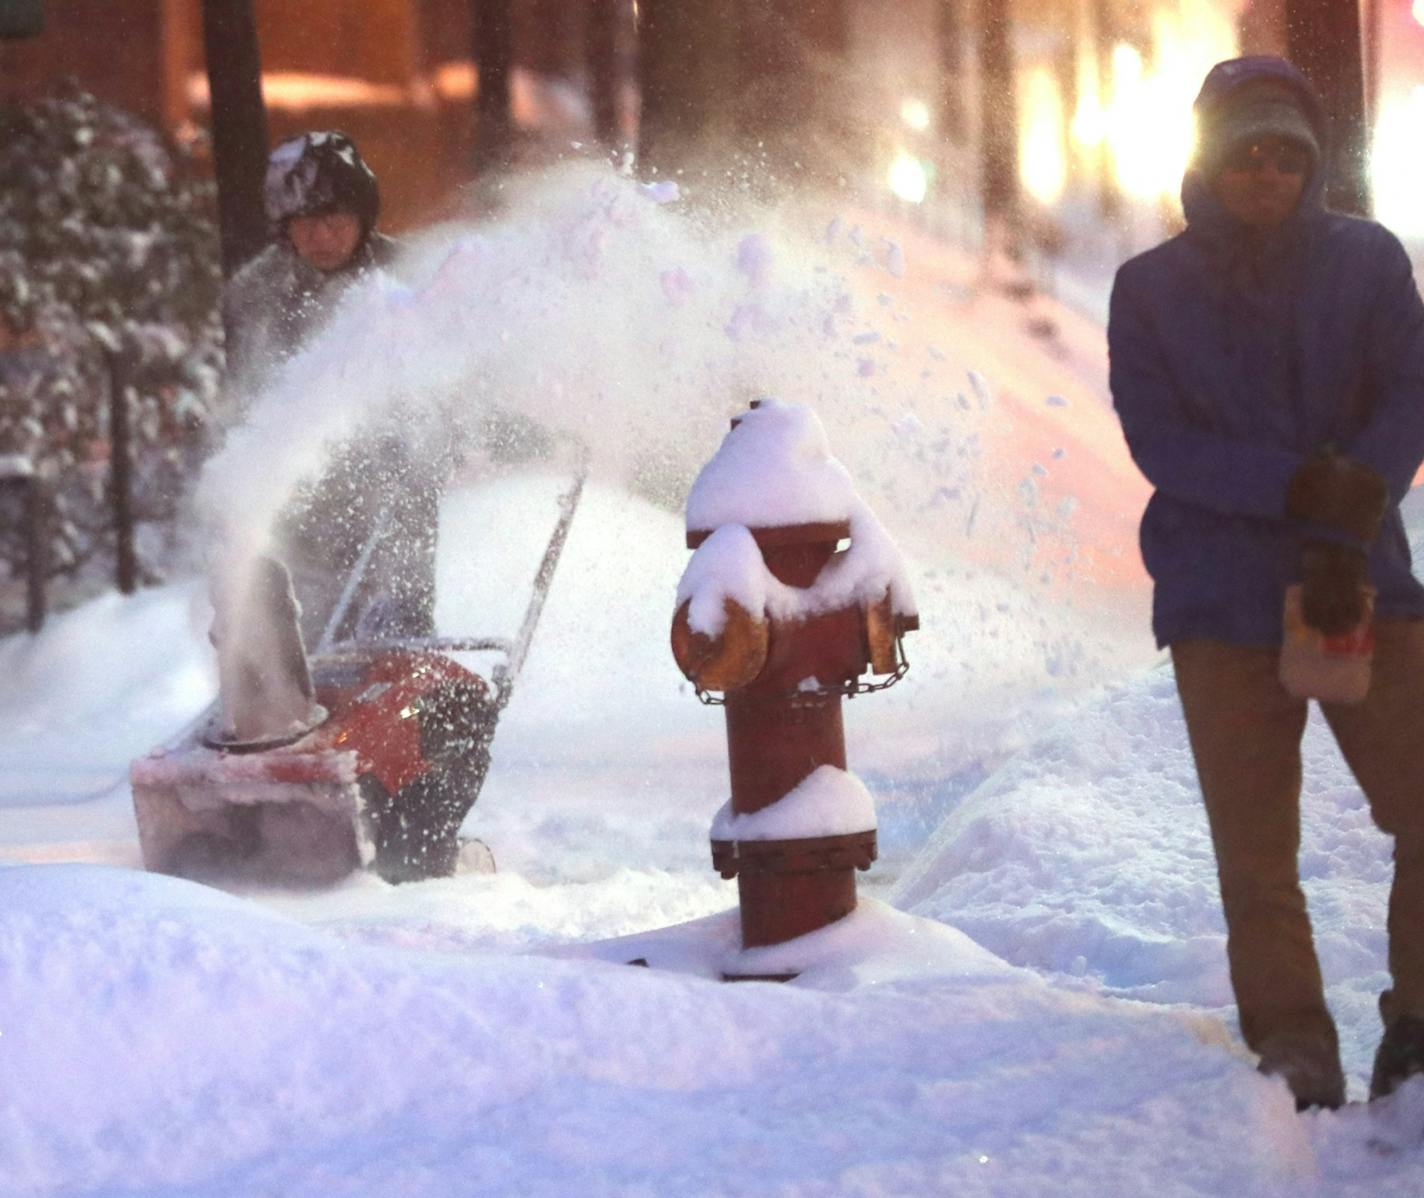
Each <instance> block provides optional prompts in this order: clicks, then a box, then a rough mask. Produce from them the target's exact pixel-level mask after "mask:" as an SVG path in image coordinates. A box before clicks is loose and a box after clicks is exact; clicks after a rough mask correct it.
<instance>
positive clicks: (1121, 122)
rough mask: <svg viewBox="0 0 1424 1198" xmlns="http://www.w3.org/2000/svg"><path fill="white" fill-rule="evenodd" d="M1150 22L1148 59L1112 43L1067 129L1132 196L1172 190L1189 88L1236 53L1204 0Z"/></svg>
mask: <svg viewBox="0 0 1424 1198" xmlns="http://www.w3.org/2000/svg"><path fill="white" fill-rule="evenodd" d="M1420 3H1424V0H1420ZM1151 28H1152V36H1151V44H1152V53H1151V57H1150V60H1149V59H1148V58H1146V57H1144V55H1143V53H1142V51H1141V50H1140V49H1138V48H1137V47H1136V46H1134V45H1130V44H1129V43H1127V42H1120V43H1118V45H1116V46H1114V47H1113V52H1112V64H1111V67H1110V73H1109V78H1108V80H1107V86H1106V89H1104V90H1105V91H1106V95H1105V96H1103V98H1102V100H1101V101H1100V100H1099V94H1100V93H1099V89H1086V88H1085V89H1084V90H1083V92H1082V94H1081V98H1080V99H1079V102H1078V107H1077V110H1076V111H1075V112H1074V114H1073V121H1072V125H1071V130H1070V132H1071V134H1072V138H1073V142H1074V144H1075V145H1076V146H1078V147H1079V149H1080V150H1083V151H1085V152H1086V153H1088V154H1092V153H1094V152H1100V151H1101V150H1102V149H1104V148H1105V149H1106V152H1107V154H1108V156H1109V159H1110V161H1111V163H1112V169H1113V175H1114V177H1115V178H1116V180H1117V184H1118V186H1119V187H1120V188H1121V189H1122V191H1123V192H1124V193H1125V194H1126V195H1128V196H1130V197H1132V198H1134V199H1140V200H1151V199H1156V198H1159V197H1163V196H1169V195H1173V194H1175V193H1176V191H1177V188H1178V187H1179V186H1180V184H1181V181H1182V173H1183V171H1184V170H1185V169H1186V165H1187V162H1188V161H1189V160H1190V158H1191V155H1192V149H1193V146H1194V142H1195V133H1194V130H1193V128H1192V119H1191V106H1192V101H1193V99H1195V98H1196V93H1197V89H1198V88H1199V87H1200V86H1201V81H1202V78H1203V76H1205V74H1206V72H1207V71H1208V70H1209V69H1210V68H1211V67H1212V65H1213V64H1215V63H1217V62H1220V61H1221V60H1222V59H1225V58H1232V57H1234V56H1235V55H1236V53H1237V40H1236V31H1235V28H1234V26H1233V24H1232V21H1231V19H1230V18H1229V17H1227V16H1225V15H1223V13H1221V12H1219V11H1217V10H1216V6H1215V5H1214V4H1213V2H1212V0H1180V3H1179V4H1177V5H1173V6H1171V7H1170V8H1168V7H1164V8H1159V9H1158V10H1157V11H1156V12H1155V13H1154V14H1153V17H1152V27H1151ZM1095 93H1099V94H1095Z"/></svg>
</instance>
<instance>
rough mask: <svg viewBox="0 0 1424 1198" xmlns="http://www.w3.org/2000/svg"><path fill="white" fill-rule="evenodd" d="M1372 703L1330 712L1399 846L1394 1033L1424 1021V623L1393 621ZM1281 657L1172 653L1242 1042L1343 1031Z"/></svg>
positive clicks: (1299, 718)
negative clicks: (1315, 922)
mask: <svg viewBox="0 0 1424 1198" xmlns="http://www.w3.org/2000/svg"><path fill="white" fill-rule="evenodd" d="M1375 635H1376V649H1375V657H1374V667H1373V671H1372V676H1371V680H1370V690H1369V694H1368V695H1367V696H1366V697H1365V700H1364V702H1362V703H1359V704H1357V705H1353V706H1342V705H1340V704H1334V703H1322V704H1321V710H1322V711H1323V712H1324V714H1325V718H1326V720H1327V722H1328V723H1329V725H1330V730H1331V732H1332V733H1334V736H1335V741H1336V743H1337V744H1338V745H1339V746H1340V751H1341V753H1342V754H1343V756H1344V758H1345V761H1346V763H1347V764H1348V765H1349V767H1350V769H1351V771H1352V772H1353V773H1354V775H1355V779H1356V781H1357V782H1358V783H1359V784H1360V788H1361V789H1362V790H1363V791H1364V793H1365V797H1366V798H1367V799H1368V800H1369V804H1370V813H1371V815H1372V816H1373V817H1374V821H1375V823H1376V824H1378V825H1379V826H1380V828H1382V829H1383V830H1384V831H1385V832H1387V833H1389V834H1390V835H1392V836H1393V837H1394V838H1395V850H1394V861H1395V872H1394V885H1393V887H1392V889H1391V890H1390V896H1389V923H1388V930H1389V968H1390V973H1391V975H1392V977H1393V983H1394V984H1393V988H1392V989H1391V990H1390V991H1388V992H1386V993H1385V994H1384V995H1382V996H1381V999H1380V1010H1381V1013H1382V1014H1383V1016H1384V1020H1385V1022H1386V1023H1390V1022H1392V1021H1393V1020H1394V1019H1395V1018H1396V1017H1398V1016H1399V1015H1405V1014H1408V1015H1416V1016H1424V621H1420V620H1379V621H1377V623H1376V626H1375ZM1278 662H1279V653H1278V651H1277V650H1275V649H1261V648H1244V647H1242V646H1239V645H1227V644H1224V643H1222V642H1219V641H1209V640H1189V641H1180V642H1178V643H1177V644H1174V645H1173V646H1172V664H1173V666H1174V668H1175V669H1176V674H1177V689H1178V692H1179V693H1180V695H1181V700H1182V709H1183V711H1184V713H1185V715H1186V721H1187V732H1188V735H1189V736H1190V738H1191V745H1192V755H1193V756H1194V757H1195V759H1196V765H1197V776H1198V778H1199V779H1200V782H1201V788H1202V795H1203V798H1204V799H1205V801H1206V810H1207V818H1208V820H1209V822H1210V824H1211V838H1212V844H1213V845H1214V846H1215V849H1216V863H1217V874H1218V878H1219V880H1220V883H1221V899H1222V906H1223V907H1224V909H1225V913H1226V927H1227V941H1226V951H1227V958H1228V961H1229V964H1230V968H1231V984H1232V987H1233V989H1234V990H1235V992H1236V1004H1237V1008H1238V1010H1239V1013H1240V1019H1241V1033H1242V1036H1243V1037H1244V1038H1245V1040H1246V1043H1247V1045H1249V1046H1250V1047H1251V1048H1253V1049H1255V1050H1257V1051H1259V1050H1260V1047H1261V1045H1262V1044H1263V1043H1265V1042H1266V1041H1267V1040H1268V1039H1270V1038H1272V1037H1274V1036H1277V1035H1284V1036H1293V1035H1300V1034H1304V1035H1307V1036H1313V1035H1316V1034H1323V1035H1325V1036H1327V1037H1328V1038H1329V1040H1330V1042H1331V1043H1332V1044H1333V1043H1334V1040H1335V1027H1334V1023H1333V1021H1332V1020H1331V1018H1330V1014H1329V1012H1328V1011H1327V1010H1326V1007H1325V996H1324V990H1323V986H1322V984H1321V977H1320V963H1319V961H1318V960H1317V959H1316V955H1315V945H1314V942H1313V940H1312V938H1311V930H1310V920H1309V917H1308V916H1307V914H1306V909H1305V896H1304V895H1303V894H1302V892H1301V888H1300V875H1299V871H1298V865H1297V860H1296V858H1297V853H1298V850H1299V848H1300V784H1301V764H1300V741H1301V736H1302V735H1303V733H1304V731H1305V720H1306V704H1305V701H1304V700H1301V699H1295V698H1292V697H1291V696H1290V695H1289V694H1287V693H1286V691H1285V689H1284V688H1283V687H1282V686H1281V684H1280V682H1279V680H1278V679H1277V676H1276V670H1277V666H1278Z"/></svg>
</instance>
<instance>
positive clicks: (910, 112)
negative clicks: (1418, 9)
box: [900, 0, 1424, 133]
mask: <svg viewBox="0 0 1424 1198" xmlns="http://www.w3.org/2000/svg"><path fill="white" fill-rule="evenodd" d="M1420 2H1421V3H1424V0H1420ZM900 119H901V120H902V121H904V122H905V124H907V125H908V126H909V127H910V128H911V129H913V130H914V131H915V132H916V133H924V132H925V131H926V130H927V129H928V128H929V127H930V106H929V105H928V104H926V103H925V102H924V101H923V100H914V99H905V100H902V101H901V102H900Z"/></svg>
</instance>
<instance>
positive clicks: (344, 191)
mask: <svg viewBox="0 0 1424 1198" xmlns="http://www.w3.org/2000/svg"><path fill="white" fill-rule="evenodd" d="M263 204H264V206H265V208H266V210H267V219H268V220H270V221H271V222H272V224H274V225H276V226H277V227H278V228H280V227H281V226H282V225H284V224H285V223H286V222H287V221H289V220H291V219H292V217H294V216H315V215H318V214H320V213H323V212H350V213H353V214H355V215H356V216H357V217H359V218H360V220H361V227H362V228H363V229H364V230H365V231H367V232H369V231H370V230H371V229H372V227H373V226H374V225H375V223H376V217H377V216H378V215H379V214H380V210H381V195H380V190H379V189H378V187H377V186H376V176H375V173H374V172H373V171H372V170H371V168H370V167H369V166H367V165H366V163H365V161H364V160H363V159H362V157H361V155H360V153H359V152H358V151H357V149H356V143H355V142H353V141H352V140H351V139H350V138H349V137H347V136H346V134H344V133H336V132H322V133H303V134H300V135H299V136H297V137H292V138H289V139H288V140H286V141H284V142H282V144H281V145H279V146H278V147H277V148H276V149H275V150H273V151H272V153H271V155H270V156H269V157H268V159H267V181H266V184H265V185H264V188H263Z"/></svg>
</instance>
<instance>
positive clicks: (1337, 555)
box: [1300, 541, 1369, 636]
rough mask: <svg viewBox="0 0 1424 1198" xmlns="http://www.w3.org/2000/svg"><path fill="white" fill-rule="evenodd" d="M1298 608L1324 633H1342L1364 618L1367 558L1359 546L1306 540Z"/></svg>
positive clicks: (1307, 620)
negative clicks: (1357, 547)
mask: <svg viewBox="0 0 1424 1198" xmlns="http://www.w3.org/2000/svg"><path fill="white" fill-rule="evenodd" d="M1300 567H1301V587H1300V610H1301V615H1302V616H1303V617H1304V618H1305V622H1306V623H1307V624H1309V625H1310V626H1311V627H1312V628H1314V629H1317V630H1318V631H1320V632H1322V633H1324V634H1325V635H1326V636H1342V635H1343V634H1345V633H1347V632H1350V631H1352V630H1353V629H1355V628H1358V627H1359V626H1360V622H1361V621H1362V620H1364V618H1365V592H1364V587H1365V586H1366V585H1367V584H1368V582H1369V562H1368V559H1367V558H1366V557H1365V553H1364V551H1363V550H1361V549H1356V548H1355V547H1354V546H1352V545H1340V544H1337V543H1336V542H1334V541H1307V542H1306V543H1305V546H1304V548H1303V549H1302V550H1301V554H1300Z"/></svg>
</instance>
